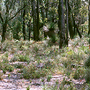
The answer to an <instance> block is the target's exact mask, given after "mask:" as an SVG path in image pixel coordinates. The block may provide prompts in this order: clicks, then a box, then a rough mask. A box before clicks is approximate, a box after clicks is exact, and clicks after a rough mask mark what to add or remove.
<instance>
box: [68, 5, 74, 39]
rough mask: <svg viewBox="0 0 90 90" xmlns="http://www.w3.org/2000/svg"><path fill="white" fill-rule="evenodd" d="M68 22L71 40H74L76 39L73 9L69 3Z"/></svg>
mask: <svg viewBox="0 0 90 90" xmlns="http://www.w3.org/2000/svg"><path fill="white" fill-rule="evenodd" d="M68 8H69V9H68V16H69V17H68V21H69V33H70V38H71V39H72V38H73V37H74V31H73V24H72V23H73V22H72V19H71V17H72V15H71V8H70V6H69V3H68Z"/></svg>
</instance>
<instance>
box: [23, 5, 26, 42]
mask: <svg viewBox="0 0 90 90" xmlns="http://www.w3.org/2000/svg"><path fill="white" fill-rule="evenodd" d="M24 5H25V4H24ZM25 36H26V33H25V9H24V10H23V38H24V40H26V37H25Z"/></svg>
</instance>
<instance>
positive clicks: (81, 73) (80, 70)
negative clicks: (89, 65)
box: [73, 68, 85, 79]
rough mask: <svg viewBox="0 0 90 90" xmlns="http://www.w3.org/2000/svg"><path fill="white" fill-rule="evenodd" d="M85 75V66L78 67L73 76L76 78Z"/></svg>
mask: <svg viewBox="0 0 90 90" xmlns="http://www.w3.org/2000/svg"><path fill="white" fill-rule="evenodd" d="M84 75H85V69H83V68H78V69H77V70H76V71H75V73H74V76H73V78H74V79H79V78H84Z"/></svg>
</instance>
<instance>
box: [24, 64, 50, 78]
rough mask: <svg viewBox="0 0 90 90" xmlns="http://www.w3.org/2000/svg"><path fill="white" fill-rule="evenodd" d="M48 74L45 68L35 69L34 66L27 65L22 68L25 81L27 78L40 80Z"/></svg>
mask: <svg viewBox="0 0 90 90" xmlns="http://www.w3.org/2000/svg"><path fill="white" fill-rule="evenodd" d="M47 73H48V69H45V68H42V69H41V68H39V69H38V68H37V67H36V65H34V64H33V65H29V66H26V67H24V69H23V77H24V78H26V79H29V78H32V79H33V78H40V77H44V76H46V75H47Z"/></svg>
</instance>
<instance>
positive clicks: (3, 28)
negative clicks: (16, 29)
mask: <svg viewBox="0 0 90 90" xmlns="http://www.w3.org/2000/svg"><path fill="white" fill-rule="evenodd" d="M6 29H7V22H6V23H5V24H3V26H2V42H4V41H5V34H6Z"/></svg>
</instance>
